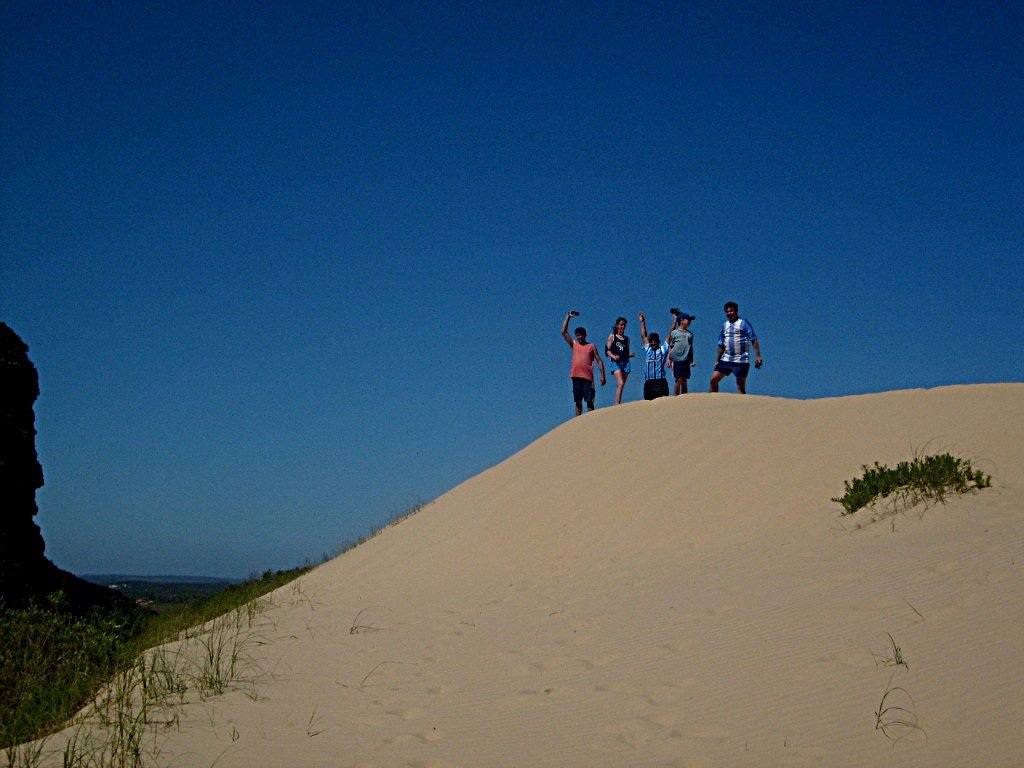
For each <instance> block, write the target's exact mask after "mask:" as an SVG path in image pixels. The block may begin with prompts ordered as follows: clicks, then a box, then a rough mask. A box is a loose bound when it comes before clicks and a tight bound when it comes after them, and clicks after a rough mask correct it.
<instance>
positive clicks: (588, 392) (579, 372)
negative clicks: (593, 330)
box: [562, 311, 605, 416]
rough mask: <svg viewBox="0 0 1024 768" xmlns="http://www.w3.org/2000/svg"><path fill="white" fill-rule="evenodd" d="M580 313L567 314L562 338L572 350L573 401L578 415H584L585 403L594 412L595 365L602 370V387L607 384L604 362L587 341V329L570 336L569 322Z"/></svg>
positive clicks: (582, 328) (579, 328)
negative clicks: (574, 336) (584, 402)
mask: <svg viewBox="0 0 1024 768" xmlns="http://www.w3.org/2000/svg"><path fill="white" fill-rule="evenodd" d="M579 314H580V313H579V312H576V311H572V312H567V313H566V315H565V321H564V322H563V323H562V338H563V339H565V341H566V343H567V344H568V345H569V346H570V347H571V348H572V366H571V367H570V368H569V378H571V379H572V399H573V401H574V402H575V403H576V415H577V416H579V415H581V414H582V413H583V401H584V400H585V401H586V402H587V410H588V411H592V410H594V396H595V394H596V392H595V390H594V363H595V362H597V367H598V368H600V369H601V386H602V387H603V386H604V384H605V377H604V361H602V360H601V356H600V355H599V354H597V348H596V347H595V346H594V345H593V344H591V343H590V342H589V341H587V329H586V328H584V327H583V326H579V327H578V328H576V338H575V339H573V337H572V336H570V335H569V320H571V319H572V318H574V317H579Z"/></svg>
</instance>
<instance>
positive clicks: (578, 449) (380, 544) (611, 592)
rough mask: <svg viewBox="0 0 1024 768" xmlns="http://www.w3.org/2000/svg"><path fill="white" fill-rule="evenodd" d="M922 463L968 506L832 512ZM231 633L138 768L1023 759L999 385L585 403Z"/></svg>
mask: <svg viewBox="0 0 1024 768" xmlns="http://www.w3.org/2000/svg"><path fill="white" fill-rule="evenodd" d="M946 450H949V451H951V452H954V453H956V454H958V455H962V456H965V457H969V458H971V459H972V460H974V462H975V465H976V466H978V467H980V468H982V469H984V470H985V471H987V472H989V473H990V474H991V475H992V476H993V478H994V487H993V488H991V489H987V490H985V491H982V492H978V493H976V494H973V495H968V496H963V497H958V498H956V499H953V500H951V501H949V502H948V503H947V504H945V505H942V506H937V507H932V508H929V509H927V510H922V509H920V508H918V509H915V510H912V511H910V512H909V513H903V514H900V515H897V516H895V517H888V518H883V519H877V520H876V519H873V516H872V514H871V513H870V512H862V513H858V515H854V516H850V517H840V515H839V511H840V508H839V507H838V505H836V504H834V503H833V502H831V501H830V498H831V497H832V496H836V495H838V494H840V493H841V492H842V488H843V481H844V480H845V479H848V478H851V477H854V476H855V475H857V474H859V470H860V466H861V464H864V463H871V462H874V461H876V460H877V461H880V462H882V463H889V464H895V463H896V462H898V461H900V460H902V459H906V458H910V457H911V456H912V455H913V454H914V452H915V451H917V452H941V451H946ZM257 622H258V623H257V626H256V628H255V630H254V631H255V632H256V633H257V635H256V636H257V637H258V639H259V641H260V643H262V644H260V645H258V646H257V645H253V646H252V647H251V652H252V654H253V659H254V661H255V662H256V663H257V664H258V671H256V667H253V671H252V675H251V679H250V680H249V681H248V682H247V683H246V684H245V685H243V686H240V687H239V689H237V690H234V691H230V692H228V693H226V694H225V695H223V696H220V697H215V698H211V699H209V700H207V701H193V703H191V704H189V705H188V706H186V707H185V708H184V710H183V712H182V715H181V719H180V721H179V722H178V723H177V724H176V727H174V728H170V729H167V730H165V731H163V732H161V734H160V735H159V749H160V754H159V756H158V758H159V762H160V763H161V764H169V765H177V766H210V765H213V764H216V766H217V768H234V767H235V766H239V767H241V766H245V767H246V768H250V767H251V766H281V767H284V766H289V767H290V766H380V767H381V768H392V767H396V766H411V767H423V768H441V767H442V766H463V767H464V768H476V767H479V766H510V767H512V766H515V767H517V768H526V767H528V766H579V767H580V768H583V767H586V768H595V767H599V766H609V767H611V766H614V767H615V768H621V767H622V766H804V765H806V766H819V765H823V766H858V767H859V766H868V765H883V764H884V765H896V766H927V767H928V768H934V767H935V766H1013V765H1024V738H1022V737H1021V731H1022V727H1024V694H1022V683H1024V384H1005V385H977V386H964V387H947V388H941V389H934V390H911V391H901V392H890V393H883V394H877V395H865V396H856V397H843V398H835V399H827V400H814V401H794V400H784V399H775V398H764V397H747V398H742V397H738V396H735V395H726V394H722V395H717V396H713V395H707V394H694V395H688V396H686V397H683V398H674V399H664V400H659V401H655V402H652V403H645V402H638V403H630V404H627V405H623V406H620V407H616V408H608V409H604V410H599V411H597V412H595V413H593V414H588V415H586V416H584V417H582V418H579V419H575V420H572V421H569V422H567V423H566V424H564V425H562V426H561V427H559V428H558V429H555V430H554V431H552V432H551V433H549V434H547V435H545V436H544V437H542V438H541V439H539V440H537V441H536V442H535V443H534V444H532V445H530V446H528V447H527V448H526V449H524V450H523V451H521V452H520V453H518V454H516V455H515V456H512V457H511V458H509V459H508V460H507V461H505V462H503V463H501V464H500V465H498V466H496V467H494V468H492V469H490V470H488V471H487V472H484V473H482V474H481V475H479V476H477V477H475V478H473V479H471V480H469V481H467V482H466V483H463V484H462V485H460V486H459V487H457V488H455V489H453V490H452V491H450V492H449V493H447V494H445V495H444V496H442V497H441V498H440V499H438V500H437V501H435V502H434V503H432V504H430V505H429V506H427V507H426V508H424V509H423V510H422V511H421V512H419V513H418V514H417V515H415V516H413V517H411V518H409V519H407V520H405V521H403V522H401V523H400V524H398V525H396V526H394V527H392V528H390V529H388V530H386V531H384V532H383V533H382V534H381V535H379V536H378V537H376V538H374V539H372V540H370V541H369V542H367V543H365V544H364V545H362V546H360V547H359V548H357V549H355V550H353V551H351V552H349V553H347V554H345V555H343V556H342V557H339V558H337V559H336V560H333V561H331V562H329V563H326V564H325V565H323V566H322V567H320V568H318V569H317V570H315V571H313V572H312V573H310V574H309V575H307V576H306V577H305V578H303V579H302V580H301V581H300V582H299V583H298V584H296V585H290V586H288V587H285V588H284V589H282V590H280V591H279V592H278V593H275V595H274V599H273V606H272V607H271V608H270V609H269V610H267V611H266V612H265V613H264V614H263V615H261V616H260V617H259V618H258V620H257ZM890 636H891V640H890ZM892 641H895V644H896V645H897V646H898V647H899V648H900V652H901V657H902V659H903V660H904V661H905V662H906V663H905V665H899V664H896V663H895V660H894V659H892V658H889V660H888V661H887V660H886V659H887V657H892V655H893V654H892V651H893V648H892ZM889 689H892V690H893V692H892V693H891V694H890V696H889V697H888V698H887V699H886V700H885V702H884V703H883V701H882V699H883V695H884V694H885V692H886V691H887V690H889ZM887 706H888V707H890V708H891V713H890V714H889V715H888V716H886V717H887V720H888V721H889V722H890V727H888V728H887V730H888V735H887V734H886V733H884V732H883V731H882V730H881V729H879V728H877V727H876V726H877V721H878V718H877V717H876V714H875V713H876V712H877V711H879V709H884V708H885V707H887ZM897 707H898V708H899V709H897ZM912 718H913V719H915V720H916V723H917V725H918V726H919V728H909V727H906V726H901V725H899V724H898V723H896V722H895V721H896V720H900V719H902V720H910V719H912Z"/></svg>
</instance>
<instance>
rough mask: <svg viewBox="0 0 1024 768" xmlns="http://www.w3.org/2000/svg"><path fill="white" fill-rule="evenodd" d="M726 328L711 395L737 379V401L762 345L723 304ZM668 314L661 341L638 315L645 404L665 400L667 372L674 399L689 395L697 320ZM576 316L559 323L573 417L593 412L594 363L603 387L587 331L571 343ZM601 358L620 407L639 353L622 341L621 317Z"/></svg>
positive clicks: (598, 359)
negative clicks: (567, 353)
mask: <svg viewBox="0 0 1024 768" xmlns="http://www.w3.org/2000/svg"><path fill="white" fill-rule="evenodd" d="M724 309H725V318H726V319H725V322H724V323H723V324H722V330H721V331H719V333H718V354H717V356H716V357H715V368H714V371H713V372H712V373H711V385H710V387H711V391H712V392H717V391H718V385H719V383H720V382H721V381H722V379H724V378H725V377H726V376H735V377H736V389H737V390H738V391H739V393H740V394H741V395H743V394H746V392H747V376H748V374H749V373H750V351H751V349H753V351H754V367H755V368H760V367H761V365H762V363H763V361H762V359H761V345H760V343H759V342H758V340H757V334H756V333H754V327H753V326H752V325H751V324H750V323H748V322H747V321H746V320H744V319H743V318H741V317H740V316H739V311H740V308H739V305H737V304H736V302H735V301H729V302H726V304H725V307H724ZM669 311H670V312H671V313H672V327H671V328H670V329H669V331H668V333H667V334H666V337H665V341H662V340H661V337H660V336H659V335H658V334H657V333H650V334H649V333H648V332H647V318H646V316H645V315H644V313H643V312H640V313H639V314H638V315H637V318H638V319H639V320H640V337H641V339H642V340H643V347H642V349H641V353H640V354H641V355H642V362H643V374H644V400H654V399H656V398H659V397H665V396H667V395H668V394H669V386H668V378H667V376H666V371H667V370H671V371H672V377H673V378H674V379H675V394H677V395H682V394H685V393H686V392H688V391H689V381H690V373H691V369H692V368H693V367H694V366H695V365H696V363H695V362H694V359H693V333H692V332H691V331H690V323H692V322H693V321H694V320H696V319H697V318H696V317H694V316H693V315H691V314H689V313H687V312H682V311H680V310H679V309H677V308H674V307H673V308H672V309H671V310H669ZM578 316H579V312H576V311H571V312H568V313H567V314H566V316H565V320H564V321H563V322H562V338H564V339H565V341H566V342H567V343H568V344H569V346H570V347H571V348H572V365H571V367H570V369H569V377H570V378H571V379H572V399H573V402H575V404H576V415H577V416H579V415H580V414H582V413H583V403H586V404H587V410H590V411H592V410H594V398H595V396H596V390H595V387H594V363H597V367H598V369H599V370H600V372H601V386H602V387H603V386H604V385H605V382H606V381H607V378H606V375H605V364H604V361H603V360H602V358H601V355H600V354H598V352H597V347H595V346H594V344H593V343H591V342H589V341H587V329H586V328H584V327H582V326H579V327H577V328H576V329H575V338H573V337H572V336H570V335H569V323H570V321H571V320H572V318H574V317H578ZM604 353H605V356H606V357H607V358H608V367H609V368H610V369H611V372H612V375H613V376H614V377H615V383H616V388H615V404H616V405H618V404H619V403H621V402H622V391H623V389H625V386H626V380H627V379H628V378H629V375H630V373H632V369H633V365H632V359H633V358H635V357H637V353H636V352H633V351H632V350H631V349H630V343H629V336H627V335H626V318H624V317H619V318H617V319H616V320H615V325H614V326H612V332H611V333H610V334H609V335H608V340H607V341H606V342H605V345H604Z"/></svg>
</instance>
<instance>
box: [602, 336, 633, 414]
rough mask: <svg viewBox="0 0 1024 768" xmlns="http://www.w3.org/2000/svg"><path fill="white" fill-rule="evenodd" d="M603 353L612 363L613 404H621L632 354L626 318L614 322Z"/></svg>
mask: <svg viewBox="0 0 1024 768" xmlns="http://www.w3.org/2000/svg"><path fill="white" fill-rule="evenodd" d="M604 352H605V354H606V355H607V356H608V359H609V360H611V361H612V365H611V369H612V374H613V375H614V376H615V382H616V387H615V404H616V405H618V404H619V403H621V402H622V390H623V389H624V388H625V386H626V379H628V378H629V371H630V365H629V358H631V357H632V356H633V354H632V353H631V352H630V351H629V336H627V335H626V318H624V317H620V318H618V319H616V320H615V325H614V326H613V327H612V332H611V334H609V336H608V341H606V342H605V345H604Z"/></svg>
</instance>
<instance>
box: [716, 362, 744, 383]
mask: <svg viewBox="0 0 1024 768" xmlns="http://www.w3.org/2000/svg"><path fill="white" fill-rule="evenodd" d="M715 370H716V371H718V372H719V373H724V374H725V375H726V376H728V375H729V374H730V373H735V374H736V378H737V379H745V378H747V374H748V373H750V363H719V364H718V365H716V366H715Z"/></svg>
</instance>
